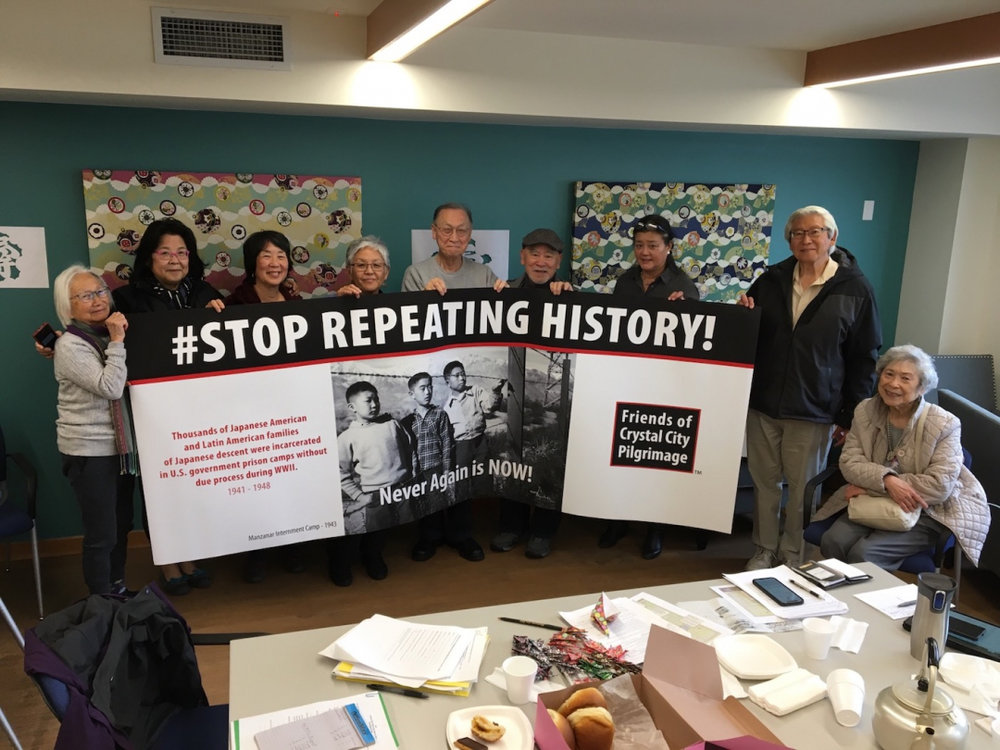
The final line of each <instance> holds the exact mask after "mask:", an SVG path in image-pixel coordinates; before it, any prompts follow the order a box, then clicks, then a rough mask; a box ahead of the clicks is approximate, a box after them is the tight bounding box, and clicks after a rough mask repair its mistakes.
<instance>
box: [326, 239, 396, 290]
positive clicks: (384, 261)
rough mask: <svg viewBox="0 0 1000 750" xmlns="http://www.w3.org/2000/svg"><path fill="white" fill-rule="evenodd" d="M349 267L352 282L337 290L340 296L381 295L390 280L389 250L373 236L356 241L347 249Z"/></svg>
mask: <svg viewBox="0 0 1000 750" xmlns="http://www.w3.org/2000/svg"><path fill="white" fill-rule="evenodd" d="M347 267H348V269H350V274H351V281H350V283H348V284H345V285H344V286H342V287H340V288H339V289H338V290H337V294H338V295H339V296H341V297H343V296H346V295H352V296H354V297H360V296H361V295H363V294H381V292H382V285H383V284H384V283H385V280H386V279H388V278H389V248H387V247H386V246H385V244H384V243H383V242H382V240H380V239H379V238H378V237H374V236H372V235H366V236H364V237H361V238H359V239H356V240H354V242H352V243H351V244H350V245H349V246H348V248H347Z"/></svg>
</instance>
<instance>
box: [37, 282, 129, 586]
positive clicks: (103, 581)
mask: <svg viewBox="0 0 1000 750" xmlns="http://www.w3.org/2000/svg"><path fill="white" fill-rule="evenodd" d="M52 289H53V297H54V301H55V307H56V314H57V315H58V316H59V320H60V321H62V324H63V326H64V327H65V329H66V331H65V333H64V334H63V335H62V336H60V337H59V339H58V340H57V341H56V343H55V355H54V370H55V377H56V382H57V383H58V384H59V401H58V417H57V419H56V442H57V444H58V447H59V453H60V455H61V457H62V472H63V474H64V475H65V476H66V478H67V479H69V483H70V486H71V487H72V488H73V492H74V494H75V495H76V500H77V502H78V503H79V505H80V512H81V514H82V517H83V555H82V561H83V578H84V580H85V581H86V583H87V589H88V590H89V591H90V593H91V594H109V593H112V594H124V593H125V592H126V591H127V589H126V587H125V552H126V549H127V548H128V533H129V531H130V530H131V528H132V515H133V512H132V491H133V488H134V486H135V472H136V460H135V446H134V444H133V442H132V436H131V430H130V429H129V422H130V419H129V414H128V405H127V402H126V400H125V399H123V398H122V395H123V393H124V392H125V377H126V370H125V344H124V341H125V331H126V329H127V328H128V321H127V320H126V319H125V316H124V315H122V314H121V313H120V312H111V295H110V293H109V292H108V288H107V287H106V286H105V285H104V282H103V281H102V280H101V279H100V277H98V276H97V275H96V274H94V273H92V272H91V271H90V270H89V269H87V268H84V267H83V266H81V265H73V266H70V267H69V268H67V269H66V270H65V271H63V272H62V273H60V274H59V275H58V276H57V277H56V279H55V281H54V282H53V284H52Z"/></svg>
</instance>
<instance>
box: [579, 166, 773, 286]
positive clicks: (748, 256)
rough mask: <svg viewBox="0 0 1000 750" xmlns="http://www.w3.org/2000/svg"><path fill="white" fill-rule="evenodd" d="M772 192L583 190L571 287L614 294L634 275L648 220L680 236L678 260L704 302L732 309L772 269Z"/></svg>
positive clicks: (631, 185)
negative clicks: (654, 217)
mask: <svg viewBox="0 0 1000 750" xmlns="http://www.w3.org/2000/svg"><path fill="white" fill-rule="evenodd" d="M774 195H775V186H774V185H763V184H759V185H751V184H707V183H683V182H577V183H576V206H575V210H574V215H573V259H572V264H571V268H572V281H573V284H574V286H576V287H577V288H579V289H584V290H588V291H593V292H605V293H607V292H611V291H612V290H613V289H614V287H615V281H616V280H617V279H618V277H619V276H621V275H622V274H623V273H625V271H627V270H628V269H629V268H631V267H632V264H633V263H634V262H635V255H634V253H633V252H632V228H633V226H634V224H635V223H636V221H638V220H639V219H641V218H642V217H644V216H647V215H650V214H659V215H661V216H663V217H665V218H666V219H667V220H668V221H669V222H670V225H671V227H673V230H674V237H675V240H674V248H673V253H674V258H675V259H676V261H677V264H678V266H680V268H681V269H683V270H684V272H685V273H687V274H688V276H690V277H691V278H692V279H693V280H694V282H695V284H696V285H697V286H698V291H699V292H700V293H701V299H702V300H706V301H713V302H732V301H734V300H735V299H736V297H737V296H739V295H740V294H741V293H743V292H745V291H746V290H747V289H749V288H750V284H751V283H753V281H754V279H756V278H757V276H759V275H760V274H761V273H763V271H764V268H766V267H767V262H768V255H769V251H770V246H771V231H772V226H773V223H774Z"/></svg>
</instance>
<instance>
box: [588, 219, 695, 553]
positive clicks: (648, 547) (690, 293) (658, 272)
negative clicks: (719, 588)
mask: <svg viewBox="0 0 1000 750" xmlns="http://www.w3.org/2000/svg"><path fill="white" fill-rule="evenodd" d="M632 249H633V251H634V253H635V263H633V264H632V267H631V268H629V269H628V270H627V271H626V272H625V273H624V274H622V275H621V276H619V277H618V280H617V281H616V282H615V288H614V291H613V292H612V294H613V295H614V296H616V297H640V296H643V297H658V298H665V299H667V300H679V299H690V300H695V301H697V300H698V299H699V298H700V297H701V295H700V294H699V293H698V287H696V286H695V284H694V282H693V281H692V280H691V279H690V278H689V277H688V275H687V274H686V273H684V272H683V271H682V270H681V269H680V268H679V267H678V266H677V263H676V261H675V260H674V253H673V249H674V233H673V231H672V230H671V228H670V222H668V221H667V220H666V219H665V218H663V217H662V216H659V215H657V214H650V215H649V216H643V217H640V218H639V219H637V220H636V222H635V224H633V226H632ZM626 533H628V525H627V524H626V522H625V521H619V520H612V521H608V523H607V525H606V526H605V527H604V531H603V532H601V537H600V539H599V540H598V542H597V544H598V546H599V547H613V546H615V545H616V544H617V543H618V540H619V539H621V538H622V537H624V536H625V534H626ZM662 550H663V525H662V524H658V523H650V524H647V525H646V538H645V540H644V541H643V543H642V556H643V558H644V559H646V560H653V559H655V558H657V557H659V556H660V552H662Z"/></svg>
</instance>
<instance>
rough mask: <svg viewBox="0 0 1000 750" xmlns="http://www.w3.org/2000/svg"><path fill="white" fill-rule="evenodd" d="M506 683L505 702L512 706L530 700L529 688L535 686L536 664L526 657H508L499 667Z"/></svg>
mask: <svg viewBox="0 0 1000 750" xmlns="http://www.w3.org/2000/svg"><path fill="white" fill-rule="evenodd" d="M501 668H502V669H503V677H504V680H505V681H506V683H507V700H509V701H510V702H511V703H514V704H520V703H527V702H528V701H530V700H531V688H532V687H533V686H534V684H535V672H537V671H538V664H536V663H535V660H534V659H532V658H530V657H528V656H509V657H507V658H506V659H504V661H503V664H502V665H501Z"/></svg>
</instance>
